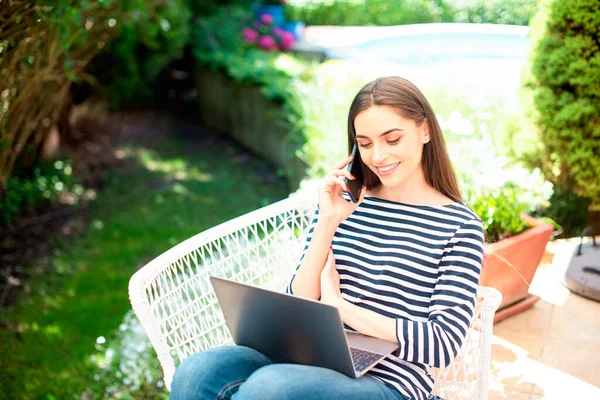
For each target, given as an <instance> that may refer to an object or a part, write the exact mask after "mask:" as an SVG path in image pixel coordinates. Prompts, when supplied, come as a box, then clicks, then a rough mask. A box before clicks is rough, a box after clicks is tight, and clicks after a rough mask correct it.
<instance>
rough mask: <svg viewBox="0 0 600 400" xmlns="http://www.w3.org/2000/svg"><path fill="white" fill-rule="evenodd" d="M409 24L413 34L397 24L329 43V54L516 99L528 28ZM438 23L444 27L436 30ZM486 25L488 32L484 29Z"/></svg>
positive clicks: (388, 71)
mask: <svg viewBox="0 0 600 400" xmlns="http://www.w3.org/2000/svg"><path fill="white" fill-rule="evenodd" d="M413 27H414V28H412V29H413V30H414V31H416V33H411V27H402V29H401V30H400V33H401V34H397V35H394V34H393V33H392V34H391V35H390V36H388V37H383V38H379V39H375V40H369V41H366V42H363V43H360V44H356V45H352V46H344V47H332V48H330V49H329V50H328V54H329V55H330V56H331V57H333V58H341V59H352V60H354V61H357V62H359V63H361V64H364V65H365V66H366V67H367V68H369V69H380V70H381V71H382V74H385V75H392V74H393V75H400V76H404V77H406V78H408V79H411V80H412V81H414V82H415V83H417V84H421V85H423V84H425V85H427V86H431V85H443V86H446V87H450V88H453V89H454V88H458V89H461V90H464V91H465V92H468V93H469V95H473V96H479V97H480V98H492V97H493V98H500V99H502V100H504V101H518V89H519V86H520V77H521V72H522V69H523V66H524V65H525V64H526V62H527V56H528V52H529V46H530V44H529V38H528V36H527V32H528V30H527V28H523V27H505V28H506V29H504V30H503V29H502V28H503V27H502V26H500V27H499V26H489V27H486V26H477V27H472V26H471V27H469V26H464V25H461V26H459V25H457V26H456V28H455V27H454V26H448V25H445V24H444V25H443V26H441V25H437V24H433V25H431V26H423V25H421V26H413ZM440 27H441V28H442V30H443V32H435V31H436V29H437V28H440ZM488 28H489V30H490V31H491V32H485V30H486V29H488ZM451 29H456V31H454V32H452V31H449V30H451ZM428 30H431V33H430V32H428ZM438 30H439V29H438ZM468 30H472V31H471V32H469V31H468Z"/></svg>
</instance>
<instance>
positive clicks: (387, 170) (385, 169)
mask: <svg viewBox="0 0 600 400" xmlns="http://www.w3.org/2000/svg"><path fill="white" fill-rule="evenodd" d="M398 165H400V163H399V162H397V163H396V164H392V165H388V166H385V167H377V171H379V173H380V174H381V175H388V174H390V173H391V172H392V171H393V170H395V169H396V167H398Z"/></svg>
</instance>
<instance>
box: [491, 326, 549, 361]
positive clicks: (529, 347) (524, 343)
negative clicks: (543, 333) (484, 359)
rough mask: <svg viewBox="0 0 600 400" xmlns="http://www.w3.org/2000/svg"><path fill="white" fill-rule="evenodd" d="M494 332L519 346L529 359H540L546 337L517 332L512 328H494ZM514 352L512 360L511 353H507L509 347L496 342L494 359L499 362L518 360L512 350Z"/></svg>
mask: <svg viewBox="0 0 600 400" xmlns="http://www.w3.org/2000/svg"><path fill="white" fill-rule="evenodd" d="M494 334H495V335H496V336H497V337H499V338H502V339H504V340H506V341H507V342H510V343H512V344H514V345H515V346H518V347H519V348H520V349H522V350H524V351H525V353H524V354H523V356H524V357H527V358H529V359H532V360H535V361H539V359H540V356H541V354H542V349H543V348H544V338H543V337H540V336H535V335H529V334H526V333H521V332H515V331H512V330H510V329H496V328H494ZM510 353H511V354H512V360H511V356H510V354H507V349H506V348H505V347H503V346H501V345H498V344H494V345H493V347H492V354H493V356H494V357H493V358H494V361H498V362H514V361H516V360H517V358H516V355H515V353H513V352H512V351H510Z"/></svg>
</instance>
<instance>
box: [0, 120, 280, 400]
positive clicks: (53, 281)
mask: <svg viewBox="0 0 600 400" xmlns="http://www.w3.org/2000/svg"><path fill="white" fill-rule="evenodd" d="M184 136H185V137H186V138H185V139H184V138H176V137H172V138H165V139H161V140H160V141H158V142H156V143H153V144H152V146H150V147H142V146H140V145H129V146H125V147H123V148H122V149H121V152H122V155H123V156H124V157H126V158H128V159H130V160H132V162H131V165H132V166H131V167H130V168H128V169H126V170H124V171H121V172H117V173H111V174H110V175H109V176H107V181H108V182H109V183H108V185H107V187H106V188H105V189H104V190H103V191H102V192H100V193H99V194H98V197H97V199H96V200H95V202H94V206H93V207H92V209H91V211H90V214H91V221H92V222H91V224H90V228H89V230H88V231H87V232H86V233H85V234H84V235H82V236H81V237H79V238H78V239H77V240H75V241H74V242H73V243H71V244H69V245H68V246H64V248H61V249H60V250H57V251H56V253H55V255H54V256H53V257H52V259H51V260H50V262H51V263H52V266H53V268H52V271H51V272H50V273H48V274H45V275H43V276H40V277H38V278H36V279H34V280H32V281H30V282H28V283H27V286H26V288H25V290H24V292H23V293H22V294H21V296H20V298H19V300H18V301H17V302H15V303H14V304H12V305H11V306H10V307H8V308H7V309H4V310H1V311H2V313H3V314H4V315H2V318H1V319H2V320H3V321H5V322H8V324H11V325H13V326H17V327H18V329H19V331H20V335H16V334H15V333H13V332H12V331H11V330H8V329H0V398H2V399H80V398H102V397H103V396H104V387H103V385H105V384H106V382H107V381H110V378H106V377H104V378H101V377H99V376H98V373H99V371H101V370H100V368H99V367H98V365H97V362H96V361H94V360H96V359H97V357H98V355H100V354H101V351H100V350H102V349H101V347H102V345H103V344H102V340H100V343H97V339H98V338H99V337H105V338H107V340H109V341H110V338H111V337H113V336H114V332H115V331H117V330H118V328H119V325H120V324H121V322H122V321H123V317H124V315H125V313H126V312H127V311H128V310H130V304H129V300H128V296H127V285H128V281H129V278H130V277H131V275H132V274H133V273H134V272H135V271H136V270H137V269H138V268H140V267H142V266H143V265H144V264H145V263H146V262H148V261H150V260H151V259H152V258H154V257H156V256H158V255H159V254H160V253H162V252H163V251H165V250H167V249H169V248H170V247H172V246H173V245H175V244H176V243H178V242H181V241H182V240H184V239H186V238H188V237H190V236H192V235H194V234H196V233H199V232H201V231H203V230H205V229H207V228H210V227H212V226H214V225H217V224H219V223H220V222H223V221H226V220H229V219H231V218H233V217H236V216H238V215H241V214H244V213H246V212H249V211H251V210H254V209H256V208H259V207H260V206H263V205H266V204H269V203H271V202H274V201H276V200H279V199H282V198H284V197H285V196H286V195H287V193H288V189H287V185H286V183H285V181H283V180H281V179H274V178H273V176H272V175H271V176H270V177H269V173H268V170H269V169H268V167H267V166H265V164H264V163H263V162H261V161H259V160H257V159H255V158H254V157H252V156H250V157H248V156H247V155H244V154H241V151H240V150H239V148H237V147H235V146H234V145H232V144H230V143H227V142H223V141H220V140H212V141H207V140H206V138H198V137H196V138H194V134H193V132H188V134H186V135H184ZM108 344H109V343H107V344H106V345H108ZM95 375H96V376H95ZM163 394H164V393H163ZM131 396H133V397H138V398H142V397H146V396H147V394H146V395H144V394H138V395H136V394H135V393H134V394H127V396H124V397H121V398H131ZM115 397H116V396H115Z"/></svg>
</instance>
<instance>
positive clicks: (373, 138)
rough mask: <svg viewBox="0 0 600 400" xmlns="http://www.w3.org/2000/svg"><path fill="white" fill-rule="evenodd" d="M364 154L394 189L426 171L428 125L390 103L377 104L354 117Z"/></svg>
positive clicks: (380, 176) (382, 178)
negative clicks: (422, 157) (424, 162)
mask: <svg viewBox="0 0 600 400" xmlns="http://www.w3.org/2000/svg"><path fill="white" fill-rule="evenodd" d="M354 128H355V131H356V142H357V143H358V149H359V151H360V157H361V159H362V161H363V162H364V163H365V165H366V166H367V167H369V169H370V170H371V171H373V172H374V173H375V174H376V175H377V176H378V177H379V179H380V180H381V183H382V184H383V186H385V187H388V188H393V187H396V186H398V185H401V184H403V183H405V182H407V180H408V179H409V178H411V177H413V176H415V175H416V174H422V173H423V172H422V169H421V155H422V153H423V145H424V144H425V143H427V142H429V132H428V129H427V124H425V123H424V124H422V125H421V126H417V125H416V124H415V122H414V121H412V120H409V119H406V118H404V117H402V116H401V115H400V114H398V113H397V112H396V111H395V110H394V108H392V107H390V106H373V107H370V108H368V109H366V110H364V111H361V112H360V113H358V115H357V116H356V118H355V119H354Z"/></svg>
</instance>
